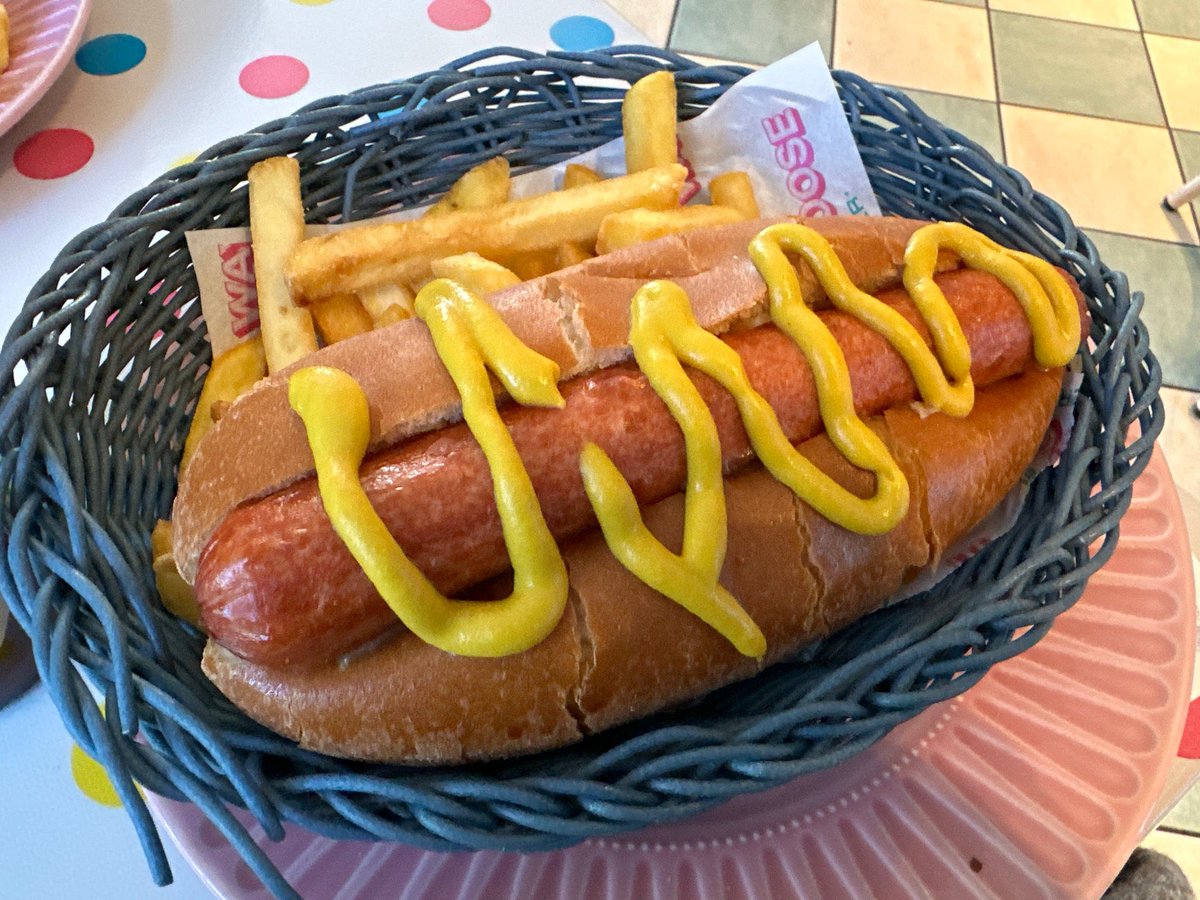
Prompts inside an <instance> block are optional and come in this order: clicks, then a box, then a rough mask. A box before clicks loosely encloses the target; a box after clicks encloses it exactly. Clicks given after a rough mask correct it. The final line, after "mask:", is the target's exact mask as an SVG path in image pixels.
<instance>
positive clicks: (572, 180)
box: [562, 163, 604, 191]
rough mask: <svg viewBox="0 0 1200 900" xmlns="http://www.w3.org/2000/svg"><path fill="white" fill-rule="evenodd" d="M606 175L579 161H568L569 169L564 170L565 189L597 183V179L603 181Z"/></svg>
mask: <svg viewBox="0 0 1200 900" xmlns="http://www.w3.org/2000/svg"><path fill="white" fill-rule="evenodd" d="M603 180H604V176H603V175H601V174H600V173H599V172H597V171H596V170H595V169H593V168H591V167H590V166H582V165H580V164H579V163H567V170H566V171H565V172H563V181H562V186H563V190H564V191H569V190H570V189H571V188H577V187H582V186H583V185H585V184H595V183H596V182H597V181H603Z"/></svg>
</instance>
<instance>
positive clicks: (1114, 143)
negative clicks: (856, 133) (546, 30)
mask: <svg viewBox="0 0 1200 900" xmlns="http://www.w3.org/2000/svg"><path fill="white" fill-rule="evenodd" d="M612 2H613V5H614V6H616V7H617V9H618V10H620V11H621V12H623V13H625V15H626V16H627V17H628V18H629V19H630V20H631V21H633V23H634V24H635V25H637V26H639V27H640V28H642V29H643V30H644V31H645V32H646V33H647V34H649V35H650V36H651V37H652V38H653V39H655V40H657V41H660V42H662V43H665V44H667V45H669V46H670V47H672V48H674V49H676V50H680V51H683V52H685V53H686V52H690V53H695V54H698V55H701V56H704V57H708V58H712V59H718V60H730V61H737V62H745V63H751V64H756V65H757V64H764V63H768V62H771V61H772V60H775V59H778V58H779V57H780V56H783V55H785V54H787V53H789V52H790V51H792V50H795V49H796V48H798V47H801V46H803V45H804V44H807V43H809V42H811V41H818V42H819V43H820V44H821V46H822V47H823V48H824V50H825V55H826V58H828V59H829V60H830V62H831V63H832V64H833V65H834V66H836V67H839V68H846V69H850V70H853V71H855V72H858V73H859V74H861V75H865V76H867V77H868V78H871V79H872V80H874V81H877V82H880V83H883V84H890V85H894V86H897V87H901V88H904V89H905V90H907V91H908V92H909V93H911V94H912V96H913V97H914V99H916V100H917V102H918V103H920V104H922V105H923V106H924V107H925V108H926V109H927V110H928V111H929V112H930V113H932V114H933V115H935V116H936V117H937V118H939V119H941V120H942V121H944V122H946V123H947V124H950V125H952V126H954V127H955V128H957V129H958V130H959V131H962V132H963V133H964V134H967V135H969V136H971V137H972V138H974V139H975V140H977V141H978V142H979V143H981V144H982V145H983V146H984V147H986V148H987V149H989V150H990V151H991V152H992V153H993V155H995V156H997V157H998V158H1000V159H1004V160H1005V161H1007V162H1008V163H1009V164H1010V165H1012V166H1014V167H1016V168H1017V169H1019V170H1020V171H1022V172H1023V173H1025V174H1026V175H1027V176H1028V177H1029V178H1030V179H1031V180H1032V181H1033V183H1034V184H1035V185H1036V186H1037V187H1038V188H1039V189H1040V190H1042V191H1044V192H1046V193H1047V194H1049V195H1050V196H1052V197H1054V198H1055V199H1057V200H1059V201H1060V202H1061V203H1063V204H1064V205H1065V206H1066V207H1067V208H1068V209H1069V210H1070V211H1071V213H1072V215H1073V217H1074V218H1075V221H1076V222H1077V223H1078V224H1080V225H1083V226H1084V227H1085V228H1087V229H1089V230H1090V231H1092V232H1093V234H1094V236H1095V237H1096V238H1097V241H1098V242H1099V243H1102V244H1103V245H1104V249H1105V250H1106V252H1105V261H1106V262H1108V264H1109V265H1110V266H1112V267H1113V268H1117V269H1121V270H1124V271H1127V272H1128V273H1129V275H1130V276H1131V283H1132V286H1133V288H1134V289H1135V290H1141V291H1143V292H1145V294H1146V297H1147V306H1146V311H1147V312H1146V321H1147V323H1148V324H1149V326H1150V328H1151V334H1152V336H1153V337H1154V338H1155V339H1157V341H1158V343H1157V344H1156V350H1157V352H1158V354H1159V356H1160V359H1161V361H1162V364H1163V371H1164V376H1165V380H1166V382H1167V384H1169V385H1172V386H1175V387H1181V388H1187V389H1190V390H1200V340H1191V339H1189V337H1188V332H1187V330H1186V329H1184V328H1179V327H1177V326H1178V325H1179V324H1180V322H1181V320H1182V322H1184V323H1192V322H1196V320H1197V319H1200V311H1198V310H1197V309H1196V308H1195V307H1194V306H1193V304H1192V303H1191V302H1190V300H1191V298H1192V296H1193V294H1195V293H1196V292H1197V291H1198V290H1200V232H1198V231H1197V220H1196V213H1195V211H1194V210H1193V209H1190V208H1187V209H1184V210H1183V211H1182V212H1181V213H1172V212H1168V211H1167V210H1165V209H1164V208H1163V207H1162V205H1161V204H1160V202H1159V201H1160V200H1161V199H1162V196H1163V194H1165V193H1166V192H1167V191H1169V190H1172V189H1173V188H1175V187H1178V186H1179V185H1180V184H1181V183H1182V182H1183V181H1184V180H1186V177H1191V176H1192V175H1195V174H1200V0H758V2H755V3H753V4H731V3H728V2H726V0H678V2H676V0H612ZM1143 29H1144V30H1143ZM1066 148H1069V149H1066ZM1167 322H1171V323H1172V328H1171V329H1170V330H1168V329H1167V328H1166V324H1167ZM1197 324H1200V323H1197Z"/></svg>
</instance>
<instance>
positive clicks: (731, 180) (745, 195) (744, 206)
mask: <svg viewBox="0 0 1200 900" xmlns="http://www.w3.org/2000/svg"><path fill="white" fill-rule="evenodd" d="M708 194H709V196H710V197H712V202H713V206H727V207H729V208H730V209H736V210H737V211H738V212H740V213H741V214H742V215H743V216H744V217H745V218H747V219H757V218H758V217H759V215H760V213H759V211H758V201H757V200H756V199H754V185H752V184H751V183H750V176H749V175H747V174H746V173H745V172H722V173H721V174H720V175H715V176H713V179H712V181H710V182H709V183H708Z"/></svg>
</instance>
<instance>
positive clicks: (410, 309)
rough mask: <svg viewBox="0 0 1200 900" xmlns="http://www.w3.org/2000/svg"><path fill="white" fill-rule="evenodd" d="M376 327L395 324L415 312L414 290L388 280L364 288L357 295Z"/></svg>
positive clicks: (410, 316)
mask: <svg viewBox="0 0 1200 900" xmlns="http://www.w3.org/2000/svg"><path fill="white" fill-rule="evenodd" d="M356 296H357V297H358V299H359V302H361V303H362V305H363V309H365V310H366V311H367V315H369V316H370V317H371V321H373V322H374V323H375V327H376V328H384V327H386V326H388V325H393V324H395V323H396V322H399V321H402V320H403V319H409V318H412V316H413V315H414V313H415V307H414V306H413V292H412V291H410V290H409V289H408V287H407V286H405V285H403V284H396V283H395V282H386V283H384V284H374V285H371V286H370V287H366V288H363V289H362V290H361V291H359V292H358V294H357V295H356Z"/></svg>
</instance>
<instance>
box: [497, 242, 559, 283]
mask: <svg viewBox="0 0 1200 900" xmlns="http://www.w3.org/2000/svg"><path fill="white" fill-rule="evenodd" d="M557 256H558V251H557V249H554V248H552V249H549V250H533V251H530V252H529V253H518V254H516V255H515V256H504V257H501V264H502V265H504V266H507V267H508V268H509V269H511V270H512V271H513V272H516V274H517V277H518V278H520V279H521V281H529V280H530V279H533V278H540V277H541V276H542V275H549V274H550V273H551V272H553V271H554V270H555V269H556V268H557V267H558V266H557V264H556V260H557Z"/></svg>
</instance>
